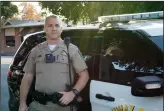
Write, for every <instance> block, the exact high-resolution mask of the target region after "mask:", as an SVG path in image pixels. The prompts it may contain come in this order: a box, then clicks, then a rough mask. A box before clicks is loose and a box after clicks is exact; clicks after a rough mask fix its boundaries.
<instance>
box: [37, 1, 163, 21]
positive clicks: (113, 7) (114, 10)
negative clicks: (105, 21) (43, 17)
mask: <svg viewBox="0 0 164 111" xmlns="http://www.w3.org/2000/svg"><path fill="white" fill-rule="evenodd" d="M40 5H41V6H42V8H43V9H44V8H46V9H48V10H49V11H50V12H52V13H54V14H57V15H62V16H65V17H66V18H67V21H70V20H73V22H74V23H76V22H77V21H79V20H81V19H83V20H84V19H86V20H87V19H88V18H89V20H90V21H96V20H97V18H98V16H102V15H113V14H127V13H139V12H151V11H163V8H164V2H156V1H152V2H138V1H137V2H128V1H127V2H109V1H106V2H40Z"/></svg>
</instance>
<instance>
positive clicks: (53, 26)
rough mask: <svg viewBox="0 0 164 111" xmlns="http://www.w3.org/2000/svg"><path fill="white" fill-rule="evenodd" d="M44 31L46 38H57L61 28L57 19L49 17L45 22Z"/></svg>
mask: <svg viewBox="0 0 164 111" xmlns="http://www.w3.org/2000/svg"><path fill="white" fill-rule="evenodd" d="M44 28H45V29H44V30H45V33H46V35H47V39H50V40H57V39H58V38H60V35H61V32H62V28H61V24H60V22H59V20H58V19H57V18H49V19H48V20H47V21H46V24H45V27H44Z"/></svg>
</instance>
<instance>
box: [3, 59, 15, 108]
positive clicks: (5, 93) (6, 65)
mask: <svg viewBox="0 0 164 111" xmlns="http://www.w3.org/2000/svg"><path fill="white" fill-rule="evenodd" d="M12 59H13V56H1V108H0V111H9V108H8V99H9V94H8V85H7V71H8V68H9V64H10V63H11V62H12Z"/></svg>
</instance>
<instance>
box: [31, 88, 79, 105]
mask: <svg viewBox="0 0 164 111" xmlns="http://www.w3.org/2000/svg"><path fill="white" fill-rule="evenodd" d="M62 96H63V94H61V93H58V92H54V93H53V94H46V93H42V92H39V91H35V92H34V93H33V95H32V98H33V101H37V102H39V103H40V104H43V105H46V103H47V102H52V103H54V104H58V105H59V106H62V107H65V106H69V105H76V104H78V103H79V101H78V100H77V98H75V99H74V100H73V101H72V102H71V103H69V104H68V105H64V104H62V103H60V101H59V100H60V98H61V97H62Z"/></svg>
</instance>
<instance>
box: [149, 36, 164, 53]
mask: <svg viewBox="0 0 164 111" xmlns="http://www.w3.org/2000/svg"><path fill="white" fill-rule="evenodd" d="M150 39H151V40H152V41H153V42H154V43H155V44H156V45H157V46H158V47H159V48H160V49H161V50H162V51H164V49H163V35H160V36H151V37H150Z"/></svg>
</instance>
